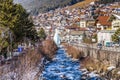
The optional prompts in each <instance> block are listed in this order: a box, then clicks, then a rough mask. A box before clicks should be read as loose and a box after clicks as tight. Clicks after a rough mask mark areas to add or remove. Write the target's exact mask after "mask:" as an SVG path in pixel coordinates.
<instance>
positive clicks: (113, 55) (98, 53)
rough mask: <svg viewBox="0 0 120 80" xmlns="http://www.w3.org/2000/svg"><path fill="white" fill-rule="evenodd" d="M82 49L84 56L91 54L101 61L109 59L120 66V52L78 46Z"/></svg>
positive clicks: (111, 63) (114, 64)
mask: <svg viewBox="0 0 120 80" xmlns="http://www.w3.org/2000/svg"><path fill="white" fill-rule="evenodd" d="M76 47H77V48H79V49H80V50H81V51H83V52H84V56H85V57H86V56H90V57H92V58H94V59H97V60H99V61H104V60H107V61H108V62H109V63H110V65H113V66H116V67H120V52H114V51H108V50H102V49H101V50H100V49H95V48H90V47H83V46H76Z"/></svg>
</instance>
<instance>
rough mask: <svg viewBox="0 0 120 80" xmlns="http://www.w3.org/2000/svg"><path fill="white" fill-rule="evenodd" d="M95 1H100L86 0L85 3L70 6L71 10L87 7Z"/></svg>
mask: <svg viewBox="0 0 120 80" xmlns="http://www.w3.org/2000/svg"><path fill="white" fill-rule="evenodd" d="M93 1H98V0H84V1H81V2H79V3H76V4H74V5H72V6H70V8H79V7H85V5H88V4H90V3H91V2H93Z"/></svg>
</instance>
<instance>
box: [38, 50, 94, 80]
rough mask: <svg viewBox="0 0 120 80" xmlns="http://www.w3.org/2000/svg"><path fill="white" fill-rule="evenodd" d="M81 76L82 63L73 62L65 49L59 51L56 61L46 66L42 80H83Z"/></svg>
mask: <svg viewBox="0 0 120 80" xmlns="http://www.w3.org/2000/svg"><path fill="white" fill-rule="evenodd" d="M81 75H82V73H81V71H80V62H79V61H73V60H72V59H71V58H70V57H67V55H66V54H65V51H64V49H59V50H58V51H57V55H56V57H55V58H54V60H53V61H52V62H49V63H48V64H46V65H45V67H44V71H43V72H42V74H41V77H42V79H40V80H82V79H81ZM86 80H87V79H86ZM89 80H95V79H89Z"/></svg>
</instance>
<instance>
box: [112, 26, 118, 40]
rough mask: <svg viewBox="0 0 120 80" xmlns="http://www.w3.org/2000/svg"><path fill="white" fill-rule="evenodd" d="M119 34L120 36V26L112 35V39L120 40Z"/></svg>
mask: <svg viewBox="0 0 120 80" xmlns="http://www.w3.org/2000/svg"><path fill="white" fill-rule="evenodd" d="M119 36H120V28H119V29H118V30H117V31H116V32H115V34H114V35H112V40H113V41H114V42H119V40H120V38H119Z"/></svg>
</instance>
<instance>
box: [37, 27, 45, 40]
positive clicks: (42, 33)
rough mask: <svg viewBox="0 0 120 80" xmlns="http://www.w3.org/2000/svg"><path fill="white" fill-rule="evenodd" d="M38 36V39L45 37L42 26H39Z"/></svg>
mask: <svg viewBox="0 0 120 80" xmlns="http://www.w3.org/2000/svg"><path fill="white" fill-rule="evenodd" d="M38 36H39V37H40V39H45V38H46V34H45V31H44V29H43V28H41V29H40V31H39V32H38Z"/></svg>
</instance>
